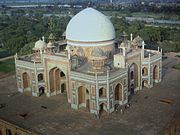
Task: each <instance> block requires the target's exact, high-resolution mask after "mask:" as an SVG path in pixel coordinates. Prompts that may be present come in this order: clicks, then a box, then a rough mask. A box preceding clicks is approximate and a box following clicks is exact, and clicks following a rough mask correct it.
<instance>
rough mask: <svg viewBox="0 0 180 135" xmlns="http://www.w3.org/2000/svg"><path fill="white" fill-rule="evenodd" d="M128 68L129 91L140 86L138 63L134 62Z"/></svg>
mask: <svg viewBox="0 0 180 135" xmlns="http://www.w3.org/2000/svg"><path fill="white" fill-rule="evenodd" d="M128 70H129V72H128V74H129V75H128V81H129V85H128V86H129V91H132V89H133V91H134V89H135V88H137V87H138V65H137V64H136V63H133V64H131V66H130V67H129V69H128ZM132 86H133V87H132ZM131 93H132V92H131Z"/></svg>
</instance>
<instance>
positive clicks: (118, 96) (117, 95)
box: [114, 83, 122, 100]
mask: <svg viewBox="0 0 180 135" xmlns="http://www.w3.org/2000/svg"><path fill="white" fill-rule="evenodd" d="M114 98H115V100H122V84H120V83H118V84H117V85H116V87H115V91H114Z"/></svg>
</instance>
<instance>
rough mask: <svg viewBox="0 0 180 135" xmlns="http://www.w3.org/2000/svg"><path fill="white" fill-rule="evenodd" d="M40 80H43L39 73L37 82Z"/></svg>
mask: <svg viewBox="0 0 180 135" xmlns="http://www.w3.org/2000/svg"><path fill="white" fill-rule="evenodd" d="M42 80H43V74H42V73H40V74H39V75H38V81H42Z"/></svg>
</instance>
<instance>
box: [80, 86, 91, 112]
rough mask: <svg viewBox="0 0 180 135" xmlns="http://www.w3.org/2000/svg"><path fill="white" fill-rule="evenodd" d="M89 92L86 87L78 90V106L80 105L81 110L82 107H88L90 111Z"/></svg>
mask: <svg viewBox="0 0 180 135" xmlns="http://www.w3.org/2000/svg"><path fill="white" fill-rule="evenodd" d="M89 94H90V93H89V90H88V89H87V88H85V87H84V86H80V87H79V88H78V104H79V108H81V107H86V108H87V109H90V108H89V107H90V105H89V104H90V103H89V102H90V101H89V99H90V98H89V96H90V95H89Z"/></svg>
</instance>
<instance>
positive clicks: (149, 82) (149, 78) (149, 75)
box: [148, 53, 151, 87]
mask: <svg viewBox="0 0 180 135" xmlns="http://www.w3.org/2000/svg"><path fill="white" fill-rule="evenodd" d="M148 85H149V87H150V85H151V54H150V53H149V61H148Z"/></svg>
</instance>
